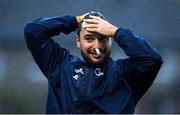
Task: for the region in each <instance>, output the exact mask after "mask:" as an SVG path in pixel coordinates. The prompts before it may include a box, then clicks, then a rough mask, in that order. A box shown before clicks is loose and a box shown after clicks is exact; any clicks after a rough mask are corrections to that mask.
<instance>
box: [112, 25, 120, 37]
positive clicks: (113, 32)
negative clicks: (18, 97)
mask: <svg viewBox="0 0 180 115" xmlns="http://www.w3.org/2000/svg"><path fill="white" fill-rule="evenodd" d="M117 29H118V27H116V26H113V28H112V32H111V37H113V36H114V34H115V33H116V31H117Z"/></svg>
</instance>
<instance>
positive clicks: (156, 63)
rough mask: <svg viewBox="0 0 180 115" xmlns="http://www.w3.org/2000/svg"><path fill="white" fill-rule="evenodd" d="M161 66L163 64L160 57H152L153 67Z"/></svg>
mask: <svg viewBox="0 0 180 115" xmlns="http://www.w3.org/2000/svg"><path fill="white" fill-rule="evenodd" d="M162 64H163V59H162V56H161V55H159V54H158V55H156V56H154V65H156V66H159V67H161V65H162Z"/></svg>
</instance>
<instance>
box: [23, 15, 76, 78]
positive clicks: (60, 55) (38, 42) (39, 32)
mask: <svg viewBox="0 0 180 115" xmlns="http://www.w3.org/2000/svg"><path fill="white" fill-rule="evenodd" d="M77 27H78V23H77V19H76V17H75V16H63V17H52V18H41V19H37V20H35V21H33V22H30V23H28V24H27V25H26V26H25V28H24V35H25V40H26V44H27V47H28V49H29V50H30V52H31V54H32V56H33V58H34V59H35V61H36V63H37V64H38V66H39V67H40V69H41V71H42V72H43V74H44V75H45V76H46V77H48V73H49V72H50V71H53V70H54V69H55V67H56V66H57V65H58V64H60V63H61V62H62V61H63V60H64V59H65V58H66V57H68V55H69V53H68V51H67V50H66V49H64V48H62V47H60V46H59V45H58V43H56V42H55V41H54V40H53V39H51V38H52V37H53V36H55V35H59V34H60V33H61V32H63V33H65V34H69V33H70V32H72V31H75V30H76V28H77Z"/></svg>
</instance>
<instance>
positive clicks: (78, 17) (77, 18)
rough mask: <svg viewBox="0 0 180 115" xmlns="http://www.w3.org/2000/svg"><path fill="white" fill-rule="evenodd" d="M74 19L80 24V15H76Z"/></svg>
mask: <svg viewBox="0 0 180 115" xmlns="http://www.w3.org/2000/svg"><path fill="white" fill-rule="evenodd" d="M76 21H77V23H78V24H80V23H81V16H76Z"/></svg>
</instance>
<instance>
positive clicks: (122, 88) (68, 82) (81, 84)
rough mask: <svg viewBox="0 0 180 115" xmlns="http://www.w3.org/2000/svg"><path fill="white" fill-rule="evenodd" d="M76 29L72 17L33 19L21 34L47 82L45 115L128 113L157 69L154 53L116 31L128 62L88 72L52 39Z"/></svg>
mask: <svg viewBox="0 0 180 115" xmlns="http://www.w3.org/2000/svg"><path fill="white" fill-rule="evenodd" d="M77 27H78V23H77V21H76V17H75V16H63V17H52V18H43V19H37V20H35V21H33V22H30V23H28V24H27V25H26V27H25V29H24V33H25V38H26V43H27V47H28V49H29V50H30V51H31V54H32V56H33V58H34V59H35V61H36V63H37V64H38V66H39V68H40V69H41V71H42V72H43V74H44V75H45V76H46V78H47V79H48V99H47V108H46V112H47V113H133V112H134V110H135V106H136V104H137V102H138V101H139V99H140V98H141V97H142V96H143V95H144V93H145V92H146V91H147V90H148V88H149V87H150V86H151V85H152V83H153V81H154V79H155V77H156V75H157V73H158V71H159V69H160V67H161V65H162V58H161V56H160V55H159V53H158V52H157V51H156V50H155V49H154V48H153V47H152V46H151V45H149V44H148V43H147V42H146V41H145V40H144V39H143V38H141V37H139V36H135V35H134V34H133V33H132V31H130V30H129V29H124V28H119V29H118V30H117V31H116V32H115V35H114V37H113V38H114V41H115V42H116V43H117V44H118V45H119V47H120V48H119V50H120V49H121V48H122V49H123V50H124V52H125V54H126V55H127V56H128V58H127V59H119V60H116V61H113V60H112V59H111V58H110V59H109V60H108V62H107V63H106V64H104V66H103V67H102V66H101V67H93V66H89V65H87V64H86V63H84V61H82V60H81V59H80V58H78V57H76V56H73V55H71V54H70V53H69V51H68V50H66V49H65V48H62V47H61V46H59V44H58V43H56V42H55V41H54V40H53V39H51V38H52V37H53V36H55V35H59V34H60V33H61V32H63V33H65V34H69V33H70V32H72V31H75V30H76V29H77Z"/></svg>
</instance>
